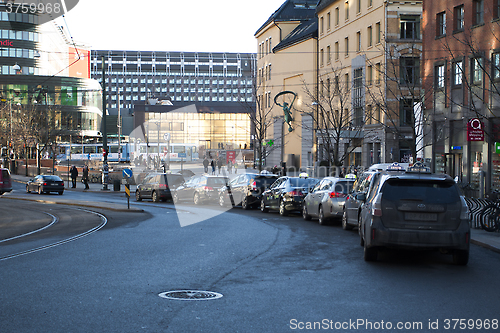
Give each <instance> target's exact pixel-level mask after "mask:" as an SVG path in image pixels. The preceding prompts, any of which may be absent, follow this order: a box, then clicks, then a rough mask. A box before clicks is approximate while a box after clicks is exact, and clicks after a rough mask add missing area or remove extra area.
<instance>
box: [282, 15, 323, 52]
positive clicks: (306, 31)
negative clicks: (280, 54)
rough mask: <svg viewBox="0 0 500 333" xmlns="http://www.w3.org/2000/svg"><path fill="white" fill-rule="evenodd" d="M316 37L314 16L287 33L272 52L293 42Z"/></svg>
mask: <svg viewBox="0 0 500 333" xmlns="http://www.w3.org/2000/svg"><path fill="white" fill-rule="evenodd" d="M316 37H318V20H317V19H316V18H314V19H311V20H309V21H305V22H302V23H301V24H300V25H299V26H298V27H296V28H295V29H293V31H292V32H291V33H290V34H288V36H286V37H285V38H284V39H283V40H282V41H281V42H280V43H279V44H278V45H276V47H274V48H273V52H277V51H280V50H282V49H285V48H287V47H289V46H291V45H293V44H297V43H300V42H302V41H305V40H308V39H311V38H316Z"/></svg>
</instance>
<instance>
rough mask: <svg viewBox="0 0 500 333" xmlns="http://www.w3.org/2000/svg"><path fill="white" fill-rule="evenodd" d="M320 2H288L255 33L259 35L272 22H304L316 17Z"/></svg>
mask: <svg viewBox="0 0 500 333" xmlns="http://www.w3.org/2000/svg"><path fill="white" fill-rule="evenodd" d="M317 4H318V0H286V1H285V2H284V3H283V4H282V5H281V6H280V8H278V9H277V10H276V11H275V12H274V13H273V14H272V15H271V16H270V17H269V18H268V19H267V21H266V22H265V23H264V24H263V25H262V26H261V27H260V28H259V29H258V30H257V31H256V32H255V35H257V34H258V33H259V32H260V31H261V30H262V29H264V27H266V26H267V25H268V24H269V23H271V22H287V21H304V20H310V19H312V18H314V17H315V15H316V5H317Z"/></svg>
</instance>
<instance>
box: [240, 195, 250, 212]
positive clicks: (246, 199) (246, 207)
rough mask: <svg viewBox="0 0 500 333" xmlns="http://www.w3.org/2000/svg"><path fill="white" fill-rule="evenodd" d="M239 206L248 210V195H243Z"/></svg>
mask: <svg viewBox="0 0 500 333" xmlns="http://www.w3.org/2000/svg"><path fill="white" fill-rule="evenodd" d="M241 208H242V209H244V210H249V209H250V206H249V205H248V197H244V198H243V200H242V201H241Z"/></svg>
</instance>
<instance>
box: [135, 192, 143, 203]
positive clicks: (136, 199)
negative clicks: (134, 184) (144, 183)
mask: <svg viewBox="0 0 500 333" xmlns="http://www.w3.org/2000/svg"><path fill="white" fill-rule="evenodd" d="M135 201H142V198H141V192H139V191H135Z"/></svg>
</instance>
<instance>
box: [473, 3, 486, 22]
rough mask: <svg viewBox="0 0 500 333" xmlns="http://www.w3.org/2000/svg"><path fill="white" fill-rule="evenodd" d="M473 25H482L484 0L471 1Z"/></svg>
mask: <svg viewBox="0 0 500 333" xmlns="http://www.w3.org/2000/svg"><path fill="white" fill-rule="evenodd" d="M473 10H474V25H479V24H483V23H484V0H474V1H473Z"/></svg>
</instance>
